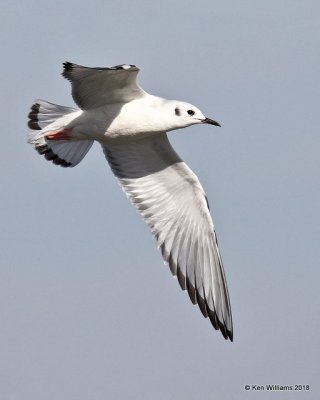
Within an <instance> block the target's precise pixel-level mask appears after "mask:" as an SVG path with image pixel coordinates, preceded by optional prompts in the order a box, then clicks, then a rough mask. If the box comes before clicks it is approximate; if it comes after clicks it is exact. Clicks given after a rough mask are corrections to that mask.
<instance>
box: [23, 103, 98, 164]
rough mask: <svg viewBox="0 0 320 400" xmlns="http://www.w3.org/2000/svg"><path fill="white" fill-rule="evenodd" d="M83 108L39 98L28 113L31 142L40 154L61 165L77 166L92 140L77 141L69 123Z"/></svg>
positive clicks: (29, 139)
mask: <svg viewBox="0 0 320 400" xmlns="http://www.w3.org/2000/svg"><path fill="white" fill-rule="evenodd" d="M80 112H81V111H80V110H77V109H75V108H71V107H64V106H59V105H57V104H52V103H49V102H47V101H44V100H37V101H36V102H35V103H34V104H33V105H32V106H31V111H30V113H29V115H28V118H29V121H28V126H29V128H30V129H31V132H29V134H28V142H29V143H30V144H32V145H33V146H34V148H35V149H36V150H37V151H38V153H39V154H41V155H44V157H45V158H46V159H47V160H49V161H52V162H53V163H54V164H56V165H60V166H61V167H74V166H75V165H77V164H79V162H80V161H81V160H82V159H83V157H84V156H85V155H86V154H87V152H88V151H89V150H90V147H91V146H92V144H93V140H74V139H73V138H72V137H71V136H70V135H68V129H67V128H66V126H67V125H68V124H69V123H70V122H71V121H72V120H73V119H74V118H76V117H77V116H78V114H79V113H80Z"/></svg>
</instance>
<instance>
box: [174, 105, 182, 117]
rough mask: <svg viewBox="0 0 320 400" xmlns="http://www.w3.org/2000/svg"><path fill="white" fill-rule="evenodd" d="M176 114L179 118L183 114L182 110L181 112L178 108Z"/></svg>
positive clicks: (175, 110)
mask: <svg viewBox="0 0 320 400" xmlns="http://www.w3.org/2000/svg"><path fill="white" fill-rule="evenodd" d="M174 112H175V114H176V115H177V116H178V117H179V116H180V115H181V112H180V110H179V108H178V107H176V108H175V109H174Z"/></svg>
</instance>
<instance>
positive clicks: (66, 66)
mask: <svg viewBox="0 0 320 400" xmlns="http://www.w3.org/2000/svg"><path fill="white" fill-rule="evenodd" d="M73 67H74V64H73V63H72V62H70V61H65V62H64V63H63V71H62V74H61V75H62V76H63V77H64V78H66V79H69V78H70V73H71V72H72V70H73Z"/></svg>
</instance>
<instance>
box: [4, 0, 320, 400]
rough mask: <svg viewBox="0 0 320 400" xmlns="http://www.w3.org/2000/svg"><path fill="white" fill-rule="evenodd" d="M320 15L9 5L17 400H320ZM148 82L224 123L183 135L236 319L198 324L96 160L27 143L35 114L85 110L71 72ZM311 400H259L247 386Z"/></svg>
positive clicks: (176, 136)
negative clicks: (300, 388)
mask: <svg viewBox="0 0 320 400" xmlns="http://www.w3.org/2000/svg"><path fill="white" fill-rule="evenodd" d="M319 15H320V4H319V2H318V1H308V0H307V1H303V2H302V1H294V0H291V1H289V0H288V1H285V0H280V1H278V0H277V1H275V0H274V1H273V0H272V1H271V0H270V1H267V2H266V1H254V0H251V1H241V2H240V1H223V2H222V1H221V2H218V1H209V0H208V1H201V0H200V1H197V2H194V1H186V0H185V1H180V0H177V1H173V2H172V1H161V2H158V3H157V4H156V3H155V2H150V1H137V2H131V1H117V2H110V1H97V0H92V1H90V2H79V1H74V0H70V1H59V0H56V1H41V2H40V1H32V0H29V1H28V2H22V1H17V0H13V1H8V0H4V1H3V2H2V6H1V17H0V18H1V24H0V29H1V35H0V37H1V60H2V62H1V67H0V68H1V77H2V79H1V99H0V102H1V108H0V109H1V120H0V124H1V135H2V142H1V150H0V151H1V157H0V163H1V168H0V174H1V182H2V185H1V186H2V192H1V210H0V213H1V227H2V228H1V232H0V239H1V268H0V321H1V329H0V346H1V351H0V352H1V357H0V380H1V384H0V398H1V399H3V400H21V399H24V400H29V399H30V400H31V399H32V400H56V399H59V400H64V399H68V400H85V399H95V400H100V399H106V398H114V399H155V400H162V399H166V400H167V399H186V400H189V399H190V400H191V399H205V400H211V399H248V398H259V399H260V398H261V399H264V398H272V399H292V398H295V397H296V398H299V399H317V398H319V394H320V389H319V333H320V329H319V328H320V326H319V325H320V324H319V306H320V304H319V303H320V295H319V278H320V276H319V261H320V246H319V234H320V224H319V213H320V190H319V145H320V140H319V125H320V123H319V98H320V89H319V88H320V73H319V65H320V53H319V48H320V35H319ZM65 60H69V61H73V62H76V63H79V64H83V65H87V66H107V65H113V64H120V63H131V64H136V65H138V66H139V67H140V68H141V72H140V75H139V82H140V84H141V85H142V86H143V88H144V89H145V90H147V91H149V92H151V93H154V94H158V95H160V96H164V97H167V98H172V99H181V100H185V101H189V102H192V103H193V104H195V105H197V106H198V107H199V108H200V109H201V110H202V111H203V112H204V114H205V115H207V116H208V117H211V118H214V119H216V120H217V121H219V122H220V123H221V124H222V128H219V129H218V128H214V127H210V126H198V127H191V128H188V129H185V130H180V131H176V132H172V133H171V134H170V140H171V141H172V143H173V145H174V147H175V149H176V150H177V152H178V153H179V154H180V155H181V157H182V158H183V159H184V160H185V161H186V162H187V163H188V165H189V166H190V167H191V168H192V169H193V170H194V171H195V173H196V174H197V175H198V176H199V179H200V181H201V183H202V184H203V186H204V188H205V190H206V192H207V195H208V198H209V201H210V205H211V209H212V211H213V218H214V223H215V225H216V230H217V234H218V239H219V244H220V250H221V252H222V257H223V260H224V264H225V268H226V274H227V279H228V284H229V291H230V296H231V303H232V310H233V318H234V335H235V337H234V343H230V342H226V341H225V340H224V339H223V338H222V336H221V335H220V333H217V332H215V331H214V330H213V328H212V327H211V325H210V323H209V321H208V320H206V319H204V318H203V317H202V315H201V313H200V311H199V310H198V309H197V308H196V307H193V306H192V304H191V303H190V301H189V299H188V296H187V295H186V294H185V293H183V292H182V291H181V290H180V288H179V286H178V283H177V282H176V280H175V279H173V278H172V276H171V274H170V272H169V269H168V267H166V266H165V265H163V263H162V259H161V256H160V254H159V253H158V252H157V249H156V246H155V243H154V241H153V239H152V237H151V235H150V233H149V231H148V228H147V227H146V226H145V224H144V222H143V221H142V220H141V218H140V216H139V215H138V214H137V213H136V211H135V210H134V209H133V207H132V206H131V205H130V204H129V203H128V201H127V199H126V198H125V196H124V194H123V193H122V191H121V189H120V187H119V186H118V185H117V183H116V181H115V179H114V177H113V176H112V174H111V171H110V169H109V167H108V165H107V163H106V161H105V159H104V157H103V154H102V151H101V149H100V148H99V146H98V145H95V146H94V148H93V149H92V150H91V151H90V153H89V154H88V155H87V156H86V158H85V159H84V160H83V161H82V162H81V164H80V165H79V166H77V167H76V168H74V169H69V170H65V169H62V168H59V167H57V166H54V165H53V164H51V163H48V162H46V161H45V160H44V159H43V158H41V157H40V156H39V155H37V153H36V152H35V151H34V150H33V149H32V147H31V146H30V145H28V144H27V143H26V133H27V127H26V120H27V118H26V116H27V114H28V111H29V107H30V105H31V104H32V101H33V99H34V98H43V99H46V100H49V101H51V102H55V103H58V104H63V105H71V106H72V105H73V101H72V98H71V95H70V87H69V83H68V82H67V81H66V80H64V79H62V77H61V76H60V73H61V70H62V65H61V64H62V62H63V61H65ZM268 383H270V384H281V385H294V384H305V385H307V384H308V385H310V387H311V390H310V391H309V392H303V393H299V394H297V395H296V396H295V395H294V394H292V392H286V393H282V392H278V393H270V392H266V391H264V392H263V393H259V394H257V392H255V393H253V392H246V391H245V390H244V385H245V384H249V385H253V384H261V385H265V384H268Z"/></svg>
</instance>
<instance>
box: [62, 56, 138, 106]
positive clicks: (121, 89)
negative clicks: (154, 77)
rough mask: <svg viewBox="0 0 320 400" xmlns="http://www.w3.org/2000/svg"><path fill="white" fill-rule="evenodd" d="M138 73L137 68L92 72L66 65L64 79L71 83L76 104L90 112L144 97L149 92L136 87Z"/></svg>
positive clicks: (75, 65) (101, 69)
mask: <svg viewBox="0 0 320 400" xmlns="http://www.w3.org/2000/svg"><path fill="white" fill-rule="evenodd" d="M138 72H139V68H137V67H136V66H135V65H125V64H124V65H116V66H115V67H109V68H88V67H82V66H81V65H77V64H72V63H70V62H65V63H64V64H63V73H62V75H63V76H64V77H65V78H67V79H68V80H69V81H70V82H71V86H72V97H73V99H74V101H75V103H76V104H77V105H78V106H79V107H80V108H82V109H83V110H89V109H92V108H97V107H100V106H103V105H105V104H112V103H126V102H128V101H131V100H133V99H136V98H137V97H140V96H143V95H144V94H145V92H144V91H143V90H142V89H141V88H140V86H138V85H137V83H136V77H137V74H138Z"/></svg>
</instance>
